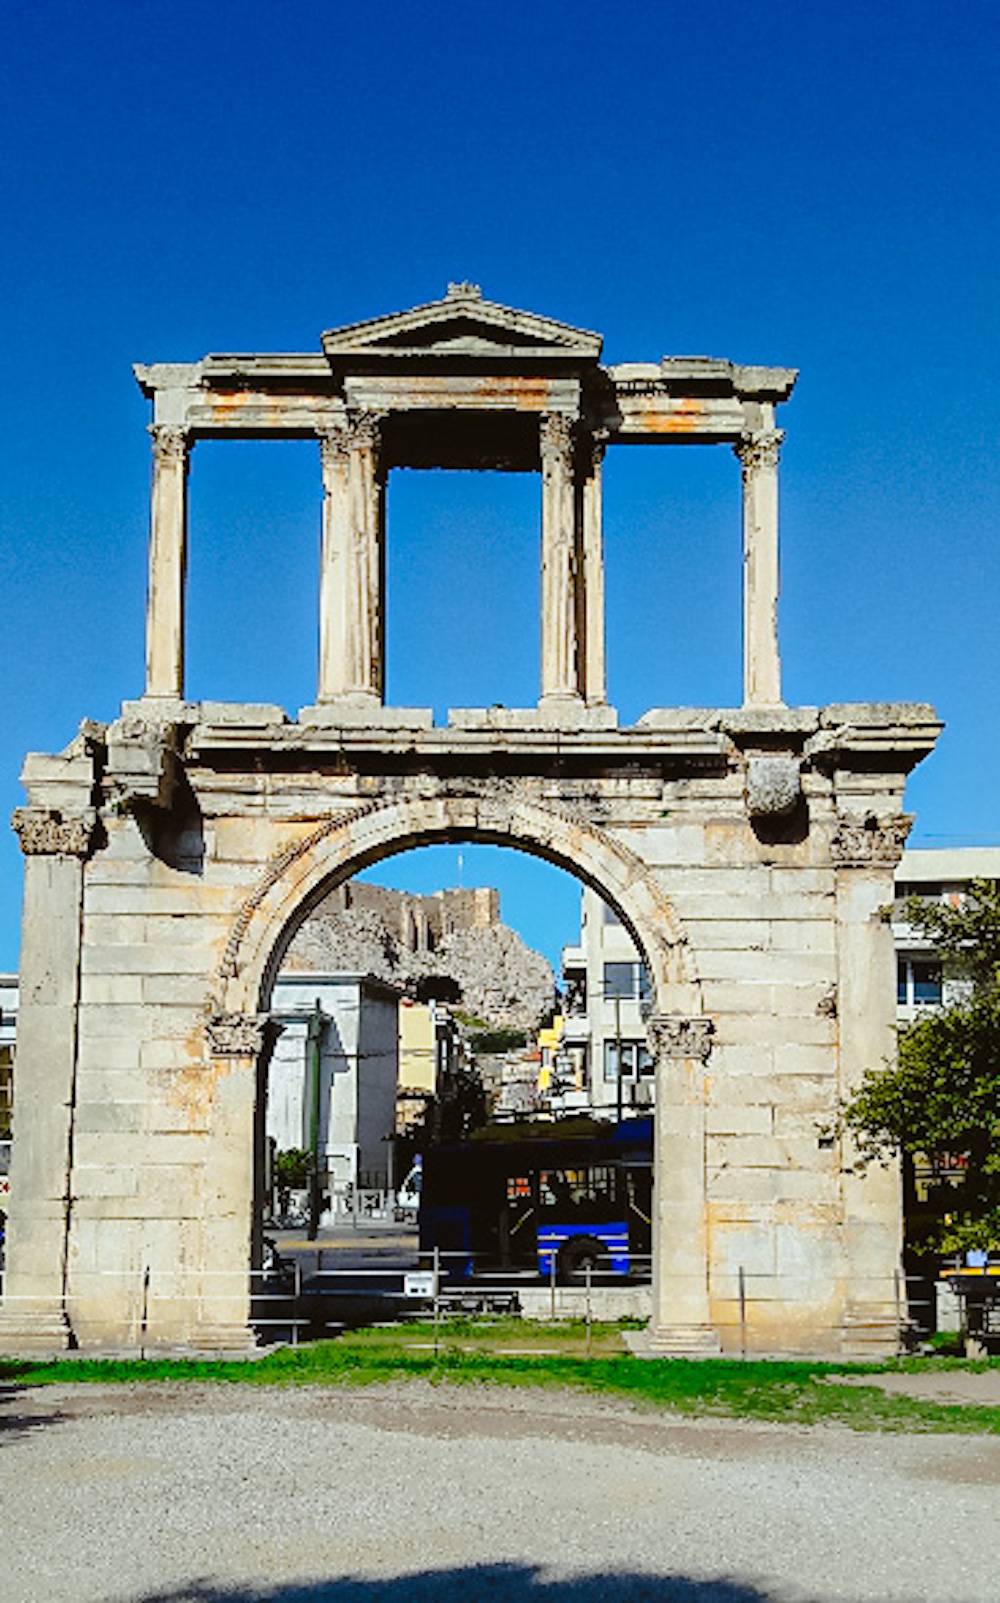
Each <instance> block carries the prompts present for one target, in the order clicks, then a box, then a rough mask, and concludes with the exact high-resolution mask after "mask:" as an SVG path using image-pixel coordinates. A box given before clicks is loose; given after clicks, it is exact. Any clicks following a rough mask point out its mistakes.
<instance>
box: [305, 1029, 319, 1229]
mask: <svg viewBox="0 0 1000 1603" xmlns="http://www.w3.org/2000/svg"><path fill="white" fill-rule="evenodd" d="M322 1036H323V1009H322V1007H321V1006H320V1000H319V997H317V998H316V1006H315V1007H314V1009H313V1011H312V1012H311V1013H310V1015H309V1024H308V1026H307V1029H306V1066H307V1070H308V1074H309V1228H308V1230H307V1232H306V1234H307V1237H308V1239H309V1240H310V1241H315V1240H316V1237H317V1235H318V1234H319V1216H320V1206H321V1200H322V1197H321V1191H322V1188H321V1184H320V1168H319V1138H320V1115H321V1109H322V1104H323V1087H322V1084H321V1081H320V1069H321V1066H322V1054H321V1051H320V1043H321V1041H322Z"/></svg>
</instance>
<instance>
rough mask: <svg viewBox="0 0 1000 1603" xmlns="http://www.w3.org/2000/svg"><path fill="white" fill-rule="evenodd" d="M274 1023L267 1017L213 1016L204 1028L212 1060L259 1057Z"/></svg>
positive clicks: (245, 1015)
mask: <svg viewBox="0 0 1000 1603" xmlns="http://www.w3.org/2000/svg"><path fill="white" fill-rule="evenodd" d="M270 1023H271V1018H270V1015H269V1014H267V1013H213V1014H211V1016H210V1017H209V1019H208V1022H207V1023H206V1025H205V1035H206V1037H207V1038H208V1050H209V1053H210V1054H211V1056H212V1057H213V1058H250V1057H256V1056H257V1054H258V1052H259V1051H260V1050H261V1048H262V1046H263V1045H264V1037H265V1036H266V1034H267V1030H268V1026H269V1025H270Z"/></svg>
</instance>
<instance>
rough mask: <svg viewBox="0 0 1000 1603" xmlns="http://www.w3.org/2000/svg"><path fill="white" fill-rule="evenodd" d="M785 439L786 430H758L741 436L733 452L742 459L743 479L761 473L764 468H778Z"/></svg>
mask: <svg viewBox="0 0 1000 1603" xmlns="http://www.w3.org/2000/svg"><path fill="white" fill-rule="evenodd" d="M784 438H785V431H784V429H756V430H754V431H753V432H752V433H749V434H743V435H741V436H740V438H739V439H738V440H737V441H736V443H735V444H734V446H733V450H734V451H735V452H736V455H737V456H738V457H739V459H740V466H741V467H742V469H743V477H744V478H747V477H748V476H749V475H750V474H753V473H759V472H760V470H761V469H762V468H776V467H777V466H778V456H779V453H780V451H781V442H782V440H783V439H784Z"/></svg>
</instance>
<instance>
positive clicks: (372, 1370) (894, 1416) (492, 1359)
mask: <svg viewBox="0 0 1000 1603" xmlns="http://www.w3.org/2000/svg"><path fill="white" fill-rule="evenodd" d="M435 1339H436V1341H437V1351H436V1352H435ZM956 1369H961V1370H983V1369H1000V1361H998V1360H991V1361H990V1360H986V1361H981V1362H965V1361H961V1360H957V1359H938V1358H929V1359H903V1360H897V1361H893V1362H889V1363H885V1364H867V1365H866V1364H849V1363H843V1364H837V1363H812V1362H771V1361H763V1360H760V1361H757V1360H748V1361H746V1362H741V1361H738V1360H730V1359H712V1360H706V1361H695V1360H686V1359H659V1360H656V1359H654V1360H643V1359H637V1358H634V1357H632V1356H631V1354H629V1353H627V1352H626V1351H625V1350H624V1348H623V1343H622V1339H621V1329H620V1327H619V1326H615V1325H603V1326H594V1327H593V1330H592V1331H591V1333H590V1336H589V1351H588V1333H587V1331H586V1327H585V1326H584V1325H583V1323H582V1321H581V1322H571V1323H568V1324H566V1325H559V1326H553V1325H548V1324H532V1323H531V1322H530V1321H526V1320H513V1319H512V1320H489V1321H486V1320H450V1321H448V1322H447V1323H442V1324H441V1325H440V1326H439V1327H438V1330H437V1332H436V1333H435V1328H434V1326H433V1324H432V1323H430V1322H429V1321H428V1322H426V1323H417V1324H411V1325H406V1326H385V1327H374V1328H372V1329H368V1330H362V1331H355V1332H351V1333H349V1334H345V1335H343V1336H340V1337H337V1338H336V1339H334V1340H332V1341H323V1342H314V1343H310V1344H308V1345H303V1346H301V1347H296V1348H293V1347H283V1348H278V1349H276V1350H275V1351H274V1352H272V1353H269V1354H268V1355H267V1356H265V1357H262V1358H258V1359H255V1360H253V1361H231V1360H230V1361H227V1360H221V1359H220V1360H212V1359H162V1358H154V1359H149V1360H146V1361H142V1360H139V1359H120V1360H119V1359H88V1358H67V1359H60V1360H55V1361H52V1362H47V1363H34V1362H30V1361H15V1360H0V1383H2V1382H7V1383H8V1384H9V1383H15V1384H17V1385H19V1386H39V1385H46V1384H52V1383H56V1382H66V1381H103V1382H151V1383H156V1382H175V1383H176V1382H190V1381H200V1382H206V1381H209V1382H221V1383H225V1384H232V1385H249V1386H308V1385H325V1386H331V1385H333V1386H336V1385H344V1386H367V1385H372V1384H377V1383H379V1382H385V1381H400V1380H409V1379H418V1380H424V1381H430V1382H432V1383H441V1382H448V1383H453V1384H454V1383H457V1384H468V1383H477V1384H480V1385H486V1384H488V1385H490V1386H518V1387H528V1386H531V1387H546V1388H549V1389H550V1390H551V1389H561V1390H563V1391H573V1390H576V1391H586V1392H588V1393H591V1394H594V1395H599V1396H603V1397H607V1398H616V1399H620V1400H623V1401H626V1402H628V1403H630V1404H632V1405H634V1406H636V1407H640V1408H643V1409H647V1410H649V1409H655V1410H656V1411H666V1412H670V1413H673V1414H677V1415H686V1416H692V1415H694V1416H702V1417H715V1418H738V1419H748V1420H757V1421H774V1422H777V1423H784V1424H789V1423H791V1424H798V1425H815V1424H824V1423H825V1424H836V1425H842V1426H848V1427H850V1428H851V1429H853V1430H894V1431H900V1430H905V1431H964V1432H990V1433H997V1432H1000V1407H984V1406H978V1405H975V1406H974V1405H964V1404H963V1405H956V1404H947V1403H931V1402H923V1401H918V1400H916V1399H913V1398H908V1397H896V1396H890V1395H888V1394H886V1393H885V1392H884V1391H882V1390H881V1389H880V1388H879V1387H878V1386H877V1385H875V1384H874V1382H873V1383H872V1384H869V1385H857V1384H847V1383H846V1378H847V1377H849V1376H853V1377H855V1378H857V1377H860V1376H866V1375H871V1376H873V1377H874V1376H876V1375H877V1374H879V1373H886V1372H893V1371H895V1372H899V1371H904V1372H905V1371H908V1372H912V1373H919V1372H921V1371H931V1372H933V1373H942V1372H947V1371H949V1370H956Z"/></svg>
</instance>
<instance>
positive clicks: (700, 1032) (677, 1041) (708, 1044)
mask: <svg viewBox="0 0 1000 1603" xmlns="http://www.w3.org/2000/svg"><path fill="white" fill-rule="evenodd" d="M714 1033H715V1025H714V1024H713V1022H712V1020H711V1019H705V1018H684V1017H683V1016H681V1015H680V1014H673V1013H654V1014H653V1017H652V1018H651V1019H650V1020H649V1022H648V1023H647V1025H646V1039H647V1040H648V1042H649V1050H650V1052H651V1053H652V1055H653V1057H654V1059H655V1060H657V1061H659V1059H660V1058H700V1059H701V1061H702V1063H704V1062H705V1061H706V1060H707V1058H708V1056H709V1053H710V1052H711V1050H712V1036H713V1034H714Z"/></svg>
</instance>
